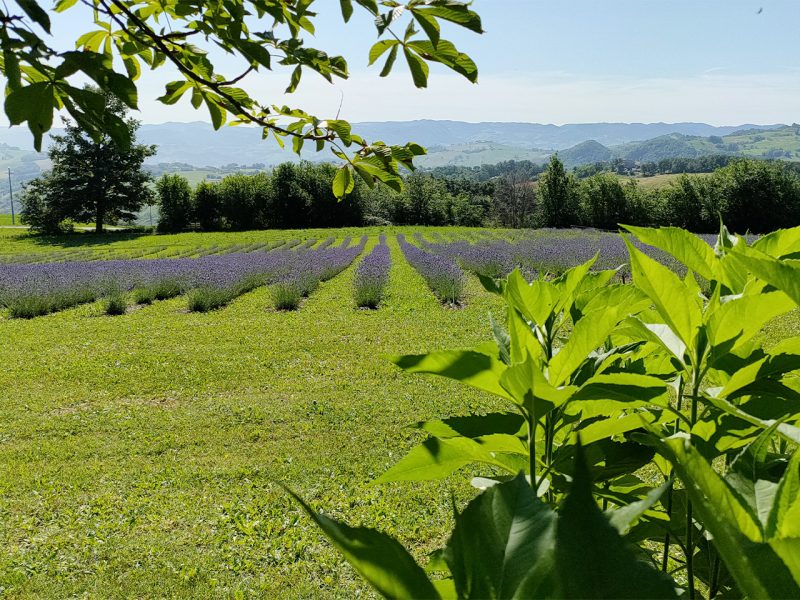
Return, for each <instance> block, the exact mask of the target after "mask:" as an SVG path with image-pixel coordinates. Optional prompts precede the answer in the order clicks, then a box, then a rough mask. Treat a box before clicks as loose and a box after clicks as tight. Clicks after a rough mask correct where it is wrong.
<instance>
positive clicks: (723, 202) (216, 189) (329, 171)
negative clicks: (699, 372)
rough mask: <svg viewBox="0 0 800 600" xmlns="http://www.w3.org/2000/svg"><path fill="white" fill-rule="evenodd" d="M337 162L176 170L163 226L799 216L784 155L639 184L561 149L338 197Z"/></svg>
mask: <svg viewBox="0 0 800 600" xmlns="http://www.w3.org/2000/svg"><path fill="white" fill-rule="evenodd" d="M335 172H336V168H335V167H334V166H333V165H329V164H313V163H308V162H303V163H299V164H293V163H286V164H282V165H280V166H278V167H276V168H275V169H274V170H273V171H272V172H271V173H257V174H255V175H241V174H238V175H229V176H227V177H225V178H224V179H222V180H221V181H219V182H203V183H200V184H199V185H198V186H196V187H195V188H194V189H192V188H191V187H190V185H189V183H188V181H187V180H186V179H184V178H183V177H181V176H179V175H165V176H163V177H161V178H160V179H159V180H158V182H157V190H158V196H159V203H160V209H161V210H160V214H161V217H160V222H159V229H160V230H162V231H182V230H187V229H201V230H206V231H216V230H226V229H230V230H242V229H259V228H281V229H286V228H291V229H293V228H306V227H345V226H361V225H390V224H393V225H462V226H485V227H490V226H501V227H575V226H586V227H597V228H601V229H615V228H616V227H617V224H618V223H629V224H638V225H651V226H657V225H675V226H679V227H684V228H686V229H689V230H692V231H697V232H705V231H714V230H715V229H716V228H718V226H719V217H720V216H721V217H722V218H723V219H724V220H725V222H726V223H727V224H728V225H729V227H731V228H732V229H733V230H734V231H737V232H742V233H743V232H745V231H751V232H756V233H761V232H765V231H771V230H773V229H777V228H781V227H790V226H794V225H798V224H800V177H798V174H797V172H796V171H794V170H793V169H792V168H791V167H789V166H787V165H786V164H784V163H778V162H766V161H757V160H745V159H735V160H733V161H731V162H730V163H729V164H727V165H726V166H724V167H722V168H719V169H717V170H716V171H714V173H711V174H708V175H685V174H684V175H682V176H681V177H679V178H678V179H677V180H676V181H675V182H673V183H672V184H671V185H668V186H665V187H661V188H643V187H642V186H639V185H638V183H637V182H636V181H633V180H630V181H624V180H622V179H621V178H620V177H618V175H617V174H616V173H611V172H600V173H597V174H594V175H591V176H589V177H586V178H583V179H580V178H578V177H577V176H576V175H575V174H574V173H570V172H568V171H567V170H566V169H565V168H564V165H563V164H562V163H561V161H560V160H559V159H558V157H557V156H554V157H552V158H551V160H550V163H549V164H548V165H547V166H546V168H545V169H544V170H543V172H542V173H541V174H539V175H538V178H537V179H536V180H535V181H531V180H530V176H529V174H527V173H524V172H518V171H514V170H511V171H509V173H507V174H505V175H502V176H499V177H495V178H493V179H490V180H487V181H481V180H479V179H477V178H475V179H472V178H465V177H460V176H457V177H444V176H442V175H433V174H431V173H420V172H416V173H413V174H410V175H408V176H407V177H406V181H405V187H404V190H403V191H402V192H396V191H393V190H391V189H389V188H387V187H385V186H376V187H374V188H372V189H370V188H368V187H367V186H366V185H365V184H364V183H363V182H361V181H358V182H357V184H356V186H355V189H354V190H353V192H352V193H351V194H350V195H349V196H348V197H347V198H346V199H345V200H343V201H341V202H339V201H337V200H336V198H335V197H334V195H333V192H332V191H331V182H332V180H333V176H334V174H335Z"/></svg>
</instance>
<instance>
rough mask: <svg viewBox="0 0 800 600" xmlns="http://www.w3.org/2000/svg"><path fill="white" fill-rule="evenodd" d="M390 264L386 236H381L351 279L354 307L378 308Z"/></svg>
mask: <svg viewBox="0 0 800 600" xmlns="http://www.w3.org/2000/svg"><path fill="white" fill-rule="evenodd" d="M391 264H392V259H391V256H390V253H389V246H387V245H386V236H385V235H381V237H380V241H379V243H378V245H377V246H375V248H373V249H372V252H370V253H369V255H368V256H367V257H365V258H364V260H362V261H361V264H360V265H358V269H357V270H356V275H355V277H354V278H353V297H354V298H355V301H356V306H358V307H360V308H377V307H378V305H379V304H380V303H381V300H383V296H384V291H385V289H386V284H387V283H388V281H389V267H391Z"/></svg>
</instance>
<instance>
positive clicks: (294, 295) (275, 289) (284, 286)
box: [272, 281, 307, 310]
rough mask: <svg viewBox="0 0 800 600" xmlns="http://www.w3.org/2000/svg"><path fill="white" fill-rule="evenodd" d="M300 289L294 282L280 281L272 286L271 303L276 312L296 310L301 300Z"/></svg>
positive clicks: (301, 292) (301, 293) (301, 291)
mask: <svg viewBox="0 0 800 600" xmlns="http://www.w3.org/2000/svg"><path fill="white" fill-rule="evenodd" d="M304 295H307V294H303V289H302V287H301V286H300V285H299V284H298V282H296V281H281V282H278V283H276V284H275V285H273V286H272V302H273V305H274V306H275V308H276V309H278V310H297V308H298V307H299V306H300V301H301V300H302V299H303V296H304Z"/></svg>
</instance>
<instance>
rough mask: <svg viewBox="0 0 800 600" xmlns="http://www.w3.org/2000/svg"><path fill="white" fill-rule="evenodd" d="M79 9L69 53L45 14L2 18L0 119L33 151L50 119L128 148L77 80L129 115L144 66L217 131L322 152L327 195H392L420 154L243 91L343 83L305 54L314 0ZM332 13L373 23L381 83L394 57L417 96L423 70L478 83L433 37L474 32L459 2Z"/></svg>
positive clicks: (348, 4) (138, 2)
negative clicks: (61, 117)
mask: <svg viewBox="0 0 800 600" xmlns="http://www.w3.org/2000/svg"><path fill="white" fill-rule="evenodd" d="M76 4H78V2H77V0H57V1H56V3H55V12H56V16H55V18H59V14H60V13H63V12H65V11H68V10H71V9H73V7H74V6H75V5H76ZM82 4H87V5H89V6H90V7H91V8H92V13H91V14H93V19H92V21H93V22H92V23H87V28H88V29H89V30H88V31H85V32H81V33H80V35H78V36H77V37H76V40H75V41H76V44H75V45H76V49H75V50H70V51H65V52H60V51H58V50H56V49H55V48H54V47H53V46H52V38H50V37H48V36H47V35H46V34H49V33H50V29H51V14H49V13H48V12H47V11H45V10H44V9H43V8H42V7H41V6H40V5H39V3H37V2H34V1H31V0H24V1H23V0H17V1H16V5H17V6H16V8H13V6H12V8H6V5H3V7H2V9H0V48H1V49H2V61H0V70H2V72H3V74H4V75H5V77H6V80H7V83H6V86H7V89H6V92H7V95H6V100H5V112H6V115H7V116H8V118H9V120H10V122H11V123H12V125H19V124H22V123H27V125H28V128H29V129H30V130H31V132H32V134H33V136H34V145H35V146H36V148H37V150H38V149H40V148H41V144H42V137H43V136H44V134H45V133H46V132H47V131H49V130H50V128H51V127H52V125H53V115H54V113H56V111H60V110H63V111H66V112H67V113H68V114H69V115H70V116H71V117H72V119H73V120H74V121H75V123H76V124H77V126H78V127H80V128H81V129H83V130H84V131H86V132H87V133H88V134H89V135H90V136H92V137H93V138H94V139H96V140H98V139H100V137H101V136H102V135H104V134H107V135H109V136H111V137H112V139H113V140H114V141H115V142H116V143H118V144H120V145H123V146H124V145H129V144H130V142H131V139H130V133H129V130H128V128H127V127H126V126H125V123H124V121H123V119H121V118H119V117H118V116H116V115H114V114H113V113H112V112H110V111H108V110H107V109H106V106H105V103H104V101H103V97H102V95H101V94H98V93H97V92H95V91H92V90H87V89H84V88H82V87H80V86H79V85H76V81H78V80H82V79H83V80H85V79H86V78H89V79H91V80H92V81H94V82H95V83H96V84H97V85H98V86H99V87H100V88H101V89H103V90H108V91H110V92H112V93H113V94H115V95H116V96H117V97H119V98H120V99H121V101H122V102H124V103H125V105H126V106H128V107H129V108H131V109H136V108H137V106H138V93H137V85H136V81H137V79H138V78H139V76H140V75H141V72H142V68H143V67H148V68H150V69H159V68H162V67H165V66H167V65H170V66H171V67H172V68H173V69H174V70H175V71H177V73H178V76H177V79H175V80H174V81H172V82H170V83H168V84H167V85H166V90H165V93H164V95H163V96H161V97H160V98H159V100H160V101H161V102H162V103H164V104H174V103H176V102H177V101H178V100H179V99H180V98H181V97H183V96H184V95H185V94H191V103H192V106H194V108H196V109H197V108H200V107H202V106H205V108H206V110H207V111H208V113H209V115H210V117H211V121H212V123H213V125H214V127H215V128H220V127H222V126H223V125H224V124H225V123H226V122H229V123H231V124H240V123H242V124H251V125H256V126H258V127H261V128H262V130H263V136H264V138H265V139H266V138H267V137H272V138H273V139H274V140H275V142H277V143H278V144H280V145H281V146H282V147H283V146H284V144H285V143H286V141H288V140H290V141H291V145H292V148H293V149H294V151H295V152H298V153H299V152H300V151H301V149H302V148H303V146H304V145H305V144H306V142H309V143H311V144H313V145H314V147H315V148H316V150H317V151H320V150H322V149H324V148H326V147H327V148H329V149H330V150H331V151H332V152H333V154H334V155H335V156H336V157H337V159H339V160H341V161H342V162H343V165H342V166H341V168H339V171H338V173H337V175H336V177H335V179H334V181H333V189H334V192H335V194H336V196H337V197H342V196H344V195H345V194H346V193H348V192H349V191H351V190H352V189H353V186H354V183H355V178H356V177H360V178H361V179H363V180H364V181H365V182H366V183H367V184H368V185H370V186H372V185H374V183H375V181H376V180H377V181H381V182H383V183H385V184H387V185H389V186H390V187H393V188H395V189H400V188H401V187H402V179H401V177H400V169H401V167H405V168H407V169H413V160H414V158H415V157H416V156H419V155H421V154H424V153H425V149H424V148H422V147H421V146H420V145H418V144H415V143H413V142H409V143H406V144H404V145H387V144H384V143H383V142H380V141H373V142H370V141H367V140H365V139H363V138H362V137H361V136H359V135H357V134H356V133H354V132H352V131H351V127H350V124H349V123H348V122H347V121H345V120H343V119H340V118H338V115H335V116H334V118H322V117H318V116H315V115H312V114H309V113H308V112H306V111H304V110H303V109H302V108H298V107H290V106H279V105H276V104H271V103H269V102H268V101H267V100H266V99H261V98H256V97H254V96H253V95H251V93H250V92H249V91H248V89H247V86H248V84H249V83H250V82H252V79H251V78H250V76H251V75H252V74H254V73H257V72H263V71H281V72H282V74H283V76H284V77H286V78H287V79H288V86H287V88H286V91H287V92H289V93H291V92H294V91H295V90H296V89H297V87H298V85H300V82H301V77H302V74H303V73H304V72H306V71H314V72H316V73H318V74H319V75H321V76H322V77H324V78H325V79H327V80H328V81H331V82H332V81H333V80H334V79H346V78H347V77H348V65H347V61H346V60H345V58H344V57H342V56H332V55H329V54H328V53H327V52H325V51H324V50H321V49H317V48H313V47H311V46H309V45H308V44H306V42H305V40H304V39H303V38H302V37H301V36H303V35H304V34H313V33H314V31H315V28H314V19H315V17H316V16H317V14H316V13H315V12H314V11H312V7H313V4H314V0H224V1H221V2H214V3H208V2H199V1H197V0H167V1H164V2H155V1H150V0H85V1H84V2H82ZM340 7H341V15H342V18H343V19H344V22H345V23H347V22H348V21H349V20H350V18H351V16H352V15H353V12H354V10H364V11H366V12H367V13H368V14H369V15H370V16H371V17H372V19H373V21H374V24H375V29H376V31H377V34H378V41H377V42H376V43H375V44H374V45H373V46H372V48H371V50H370V51H369V61H370V64H373V63H375V62H377V61H378V60H381V61H383V68H382V70H381V71H380V75H381V76H386V75H388V74H389V72H390V71H391V70H392V68H393V66H394V65H395V62H396V59H397V58H398V56H399V55H401V54H402V57H403V58H404V59H405V62H406V63H407V65H408V67H409V70H410V72H411V76H412V80H413V83H414V85H415V86H417V87H425V86H426V85H427V80H428V75H429V63H431V62H435V63H440V64H442V65H444V66H445V67H447V68H449V69H451V70H453V71H455V72H456V73H459V74H461V75H463V76H464V77H466V78H467V79H468V80H469V81H472V82H476V81H477V78H478V69H477V67H476V66H475V63H474V62H473V61H472V59H470V57H469V56H467V55H466V54H464V53H462V52H460V51H459V50H458V49H457V48H456V47H455V45H454V44H453V43H452V42H450V41H448V40H446V39H444V38H443V37H442V35H441V34H442V28H441V22H449V23H452V24H454V25H456V26H459V27H463V28H466V29H468V30H470V31H474V32H476V33H482V25H481V19H480V17H479V15H478V14H477V13H475V12H474V11H473V10H471V9H470V7H469V3H468V2H459V1H456V0H409V1H408V2H405V3H401V2H396V1H394V0H340ZM213 48H221V49H222V50H224V51H225V52H227V53H229V54H232V55H233V56H234V57H236V58H237V59H238V60H239V63H240V66H241V68H240V70H239V71H238V72H236V73H222V72H220V71H219V70H218V69H217V68H216V67H215V65H214V64H213V62H212V58H211V56H212V54H210V53H209V51H210V50H211V49H213Z"/></svg>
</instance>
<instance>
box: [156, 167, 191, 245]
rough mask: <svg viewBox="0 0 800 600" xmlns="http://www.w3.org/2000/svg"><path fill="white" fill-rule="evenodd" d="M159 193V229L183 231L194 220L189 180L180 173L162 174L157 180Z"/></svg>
mask: <svg viewBox="0 0 800 600" xmlns="http://www.w3.org/2000/svg"><path fill="white" fill-rule="evenodd" d="M156 192H157V193H158V207H159V218H158V229H159V230H161V231H171V232H175V231H183V230H184V229H187V228H188V227H189V225H190V224H191V223H192V221H193V220H194V202H193V198H192V188H191V187H190V186H189V181H188V180H187V179H186V178H185V177H183V176H181V175H178V174H174V175H169V174H164V175H162V176H161V177H160V178H159V180H158V181H157V182H156Z"/></svg>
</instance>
